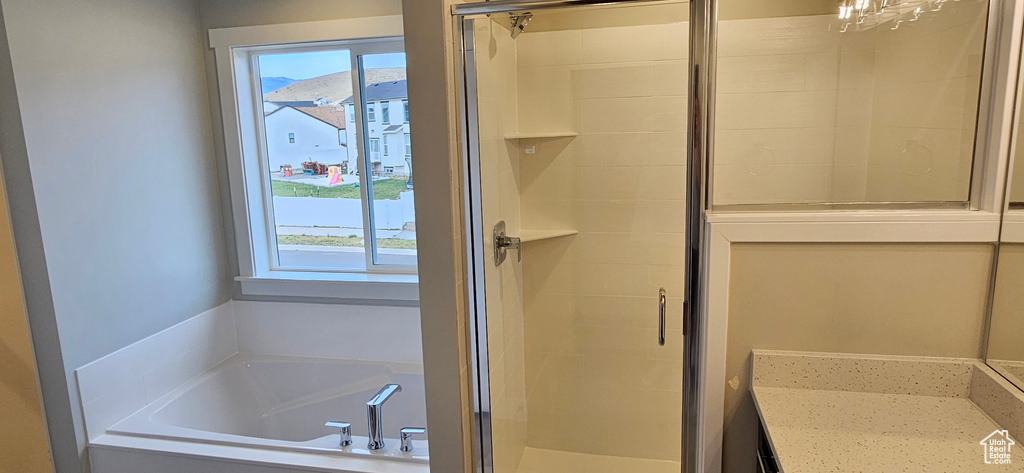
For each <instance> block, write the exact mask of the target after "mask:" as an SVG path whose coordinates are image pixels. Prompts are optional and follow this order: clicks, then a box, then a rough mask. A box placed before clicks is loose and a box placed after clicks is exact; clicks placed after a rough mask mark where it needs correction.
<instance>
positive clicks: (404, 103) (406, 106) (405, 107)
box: [402, 100, 409, 123]
mask: <svg viewBox="0 0 1024 473" xmlns="http://www.w3.org/2000/svg"><path fill="white" fill-rule="evenodd" d="M402 113H403V114H404V115H405V116H404V117H403V118H405V120H404V121H403V122H402V123H409V100H403V101H402Z"/></svg>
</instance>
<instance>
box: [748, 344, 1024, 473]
mask: <svg viewBox="0 0 1024 473" xmlns="http://www.w3.org/2000/svg"><path fill="white" fill-rule="evenodd" d="M818 355H821V354H814V355H813V356H811V358H814V357H815V356H818ZM754 357H755V360H754V361H755V363H754V371H755V373H754V376H753V379H754V383H753V386H752V392H753V394H754V402H755V404H756V406H757V409H758V413H759V415H760V416H761V421H762V423H763V424H764V425H765V429H766V431H767V434H768V437H769V440H770V442H771V444H772V448H773V450H774V454H775V457H776V459H777V461H778V463H779V466H780V467H781V469H782V471H783V472H784V473H820V472H871V473H880V472H928V473H945V472H948V473H969V472H979V473H981V472H992V471H1000V472H1005V471H1013V472H1018V471H1019V472H1024V444H1021V445H1019V446H1018V447H1015V448H1020V450H1019V451H1017V450H1013V449H1012V448H1011V456H1018V457H1019V460H1017V461H1014V462H1012V463H1011V464H1010V465H987V464H985V462H984V449H983V447H982V446H981V445H980V444H979V442H980V441H981V440H982V439H984V438H985V437H987V436H988V435H989V434H991V433H992V432H993V431H995V430H1002V429H1004V428H1007V427H1006V426H1004V427H1000V426H999V425H998V424H997V423H996V422H995V421H994V420H993V419H992V417H990V416H989V415H988V414H987V413H986V411H984V410H982V408H980V407H979V406H978V405H977V404H975V402H973V401H972V395H971V392H970V389H971V387H972V384H974V385H979V386H982V387H984V389H989V388H988V385H987V384H986V385H980V384H978V383H972V382H971V381H970V377H971V376H978V375H979V370H981V368H977V367H975V365H973V364H971V363H967V362H965V361H964V360H952V361H951V362H949V366H948V368H949V369H948V371H947V373H948V374H949V376H950V378H949V379H951V380H953V381H954V382H953V383H946V382H938V383H934V384H935V385H936V387H939V386H943V387H944V388H945V389H939V390H938V391H936V392H935V393H934V395H928V394H929V392H927V391H926V390H922V389H920V387H921V385H922V384H923V385H928V384H929V382H928V381H929V380H924V379H921V378H920V376H918V380H917V381H915V380H914V377H913V376H907V375H908V374H911V373H908V372H904V371H903V370H910V371H917V372H918V373H921V371H922V370H921V369H922V367H926V368H928V369H926V370H924V371H928V372H929V373H930V374H933V375H934V374H937V373H936V371H939V372H941V371H943V369H942V368H941V367H939V368H936V366H937V365H936V363H942V361H938V360H939V359H922V358H913V359H910V358H908V359H907V360H906V361H907V364H904V363H897V362H898V361H900V360H898V359H894V358H893V357H888V358H884V359H882V358H872V359H862V360H858V359H855V358H853V357H850V356H845V355H844V356H839V357H838V358H836V357H821V356H818V359H809V358H808V355H804V354H794V353H785V352H755V354H754ZM758 357H760V359H759V358H758ZM794 357H796V358H794ZM794 360H796V361H795V362H794ZM894 363H895V364H894ZM965 363H967V364H968V365H970V367H971V368H972V369H969V370H966V371H965V370H964V364H965ZM880 364H886V365H888V366H889V367H890V368H891V369H886V370H876V369H874V368H875V367H877V366H879V365H880ZM915 364H917V366H915ZM922 364H923V365H922ZM810 365H813V367H812V366H810ZM873 365H875V366H873ZM785 366H792V367H794V368H797V367H799V371H797V370H793V371H790V370H787V369H780V367H785ZM837 366H841V367H843V368H837ZM759 367H760V372H758V368H759ZM819 368H820V369H821V372H825V373H829V374H831V375H832V379H831V380H829V379H824V378H829V376H824V377H820V376H807V374H808V370H811V372H812V373H813V371H815V370H817V369H819ZM845 370H851V371H850V372H849V373H846V374H849V376H848V377H847V376H844V373H843V371H845ZM866 372H868V373H871V372H874V373H875V374H872V375H871V376H872V377H874V378H873V379H872V380H869V381H871V382H868V383H864V381H865V380H864V379H863V374H864V373H866ZM964 373H966V376H968V380H967V381H966V382H964V381H963V380H962V379H961V378H960V377H961V376H964ZM980 374H981V375H985V373H980ZM858 376H861V379H859V380H858V381H856V382H854V383H852V384H846V385H843V384H841V383H837V382H836V381H835V380H836V379H841V378H844V377H846V378H847V379H858ZM887 379H888V380H892V382H891V383H886V382H885V380H887ZM930 381H935V380H934V378H930ZM990 384H991V383H990ZM915 386H916V387H915ZM950 386H952V387H950ZM977 389H978V390H981V388H977ZM922 391H923V392H922ZM985 394H988V393H985ZM1012 397H1013V396H1011V398H1012ZM1017 397H1019V396H1017ZM1004 404H1005V403H1004ZM1022 406H1024V405H1022ZM1020 409H1021V411H1024V407H1020ZM1014 460H1016V458H1014Z"/></svg>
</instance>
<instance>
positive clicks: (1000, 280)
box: [986, 243, 1024, 361]
mask: <svg viewBox="0 0 1024 473" xmlns="http://www.w3.org/2000/svg"><path fill="white" fill-rule="evenodd" d="M986 358H988V359H993V360H1008V361H1024V244H1020V243H1001V244H1000V245H999V266H998V268H996V287H995V298H994V299H993V301H992V322H991V327H990V328H989V339H988V353H987V354H986Z"/></svg>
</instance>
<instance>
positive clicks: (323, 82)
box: [263, 67, 405, 103]
mask: <svg viewBox="0 0 1024 473" xmlns="http://www.w3.org/2000/svg"><path fill="white" fill-rule="evenodd" d="M398 80H405V68H404V67H393V68H385V69H368V70H367V71H366V83H367V85H369V84H378V83H381V82H393V81H398ZM351 96H352V73H351V71H345V72H338V73H335V74H328V75H326V76H320V77H314V78H312V79H306V80H300V81H297V82H295V83H292V84H289V85H286V86H284V87H282V88H280V89H277V90H274V91H272V92H269V93H264V94H263V99H264V100H266V101H268V102H291V101H307V100H316V99H319V98H324V99H327V101H329V102H331V103H337V102H341V101H342V100H345V99H347V98H349V97H351Z"/></svg>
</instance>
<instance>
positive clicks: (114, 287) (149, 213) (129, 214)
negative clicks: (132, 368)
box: [0, 0, 230, 472]
mask: <svg viewBox="0 0 1024 473" xmlns="http://www.w3.org/2000/svg"><path fill="white" fill-rule="evenodd" d="M0 5H2V9H3V20H4V25H5V28H6V36H5V38H6V42H5V43H3V44H0V49H2V50H4V53H3V54H4V56H6V55H7V54H8V53H9V58H10V60H9V62H8V61H3V59H5V58H4V57H0V90H3V94H4V96H5V99H4V104H5V106H4V108H5V109H7V110H5V112H4V113H5V115H4V120H2V121H0V128H2V129H3V130H2V133H3V136H4V139H3V140H0V141H2V143H0V148H2V151H3V166H4V170H5V173H6V175H5V178H6V180H7V183H8V189H9V190H10V194H9V196H8V197H9V199H10V205H11V207H12V209H13V210H12V216H13V217H14V218H13V219H12V220H13V227H14V230H15V239H16V241H17V244H18V252H19V259H20V265H21V271H22V274H23V275H24V285H25V292H26V298H27V303H28V312H29V318H30V322H31V325H32V328H33V336H34V337H35V347H36V351H37V358H38V359H39V371H40V377H41V381H42V385H43V395H44V401H45V403H46V412H47V423H48V426H49V433H50V437H51V441H52V444H53V450H54V460H55V464H56V467H57V470H58V471H61V472H75V471H79V469H80V465H82V464H84V463H82V461H81V460H82V459H81V458H80V454H81V453H82V452H83V447H84V436H83V432H84V431H83V428H82V423H81V419H80V418H79V416H78V415H77V413H78V411H77V409H75V408H74V407H76V406H78V399H77V395H76V393H75V392H74V389H73V388H72V387H71V385H72V383H71V381H72V370H73V369H74V368H76V367H78V366H81V365H83V364H85V363H87V362H89V361H92V360H94V359H96V358H99V357H100V356H103V355H105V354H107V353H110V352H112V351H114V350H116V349H118V348H121V347H123V346H125V345H128V344H129V343H131V342H134V341H136V340H139V339H141V338H144V337H146V336H148V335H151V334H153V333H155V332H157V331H160V330H162V329H164V328H166V327H168V326H171V325H173V324H175V323H177V322H180V321H181V320H184V319H185V318H186V317H189V316H191V315H194V314H196V313H198V312H201V311H203V310H206V309H208V308H210V307H213V306H215V305H217V304H220V303H222V302H224V301H225V300H227V299H228V296H229V286H228V282H229V280H230V277H229V273H228V270H227V264H226V259H225V253H226V251H225V248H224V244H223V242H224V232H223V227H222V216H221V213H220V203H219V202H218V185H217V179H216V172H215V169H216V166H215V162H214V160H213V150H212V146H211V144H212V140H211V135H210V121H209V114H208V113H207V111H208V110H209V105H208V102H207V94H206V92H205V88H204V84H203V76H204V73H205V71H204V66H203V61H202V41H201V34H200V31H199V27H198V25H199V18H198V14H197V13H198V12H197V9H196V3H195V2H194V1H191V0H147V1H139V0H103V1H100V0H94V1H82V2H65V1H57V0H4V1H3V2H2V3H0ZM0 41H3V40H0ZM4 62H6V63H7V64H3V63H4ZM8 98H10V99H11V100H8ZM58 340H59V345H58V344H57V342H58Z"/></svg>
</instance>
